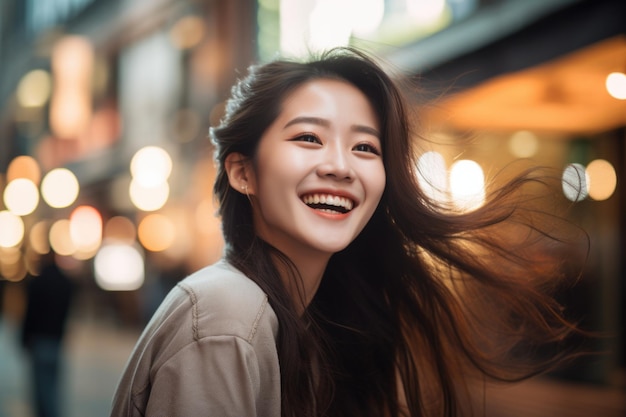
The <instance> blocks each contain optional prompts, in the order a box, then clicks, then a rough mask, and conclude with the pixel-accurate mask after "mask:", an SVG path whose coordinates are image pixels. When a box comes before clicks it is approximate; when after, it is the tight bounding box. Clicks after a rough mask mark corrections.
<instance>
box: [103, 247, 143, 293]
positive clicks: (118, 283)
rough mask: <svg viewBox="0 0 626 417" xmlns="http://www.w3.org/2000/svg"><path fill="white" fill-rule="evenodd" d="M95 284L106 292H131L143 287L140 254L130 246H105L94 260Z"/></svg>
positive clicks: (141, 257) (141, 258)
mask: <svg viewBox="0 0 626 417" xmlns="http://www.w3.org/2000/svg"><path fill="white" fill-rule="evenodd" d="M94 274H95V277H96V283H97V284H98V286H100V288H102V289H104V290H107V291H133V290H136V289H138V288H140V287H141V286H142V285H143V282H144V279H145V276H144V275H145V274H144V261H143V256H142V254H141V253H140V252H139V251H138V250H137V248H135V247H134V246H131V245H125V244H107V245H104V246H102V247H101V248H100V250H99V251H98V253H97V254H96V256H95V259H94Z"/></svg>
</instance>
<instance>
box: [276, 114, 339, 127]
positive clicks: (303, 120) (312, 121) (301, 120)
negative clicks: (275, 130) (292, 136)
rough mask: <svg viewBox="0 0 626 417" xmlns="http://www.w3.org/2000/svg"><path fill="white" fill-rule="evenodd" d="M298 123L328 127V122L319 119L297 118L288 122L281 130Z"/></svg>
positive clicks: (309, 117)
mask: <svg viewBox="0 0 626 417" xmlns="http://www.w3.org/2000/svg"><path fill="white" fill-rule="evenodd" d="M298 123H307V124H313V125H319V126H323V127H328V126H330V121H328V120H326V119H323V118H321V117H313V116H299V117H295V118H293V119H291V120H290V121H288V122H287V124H286V125H285V126H284V127H283V129H286V128H288V127H289V126H291V125H296V124H298Z"/></svg>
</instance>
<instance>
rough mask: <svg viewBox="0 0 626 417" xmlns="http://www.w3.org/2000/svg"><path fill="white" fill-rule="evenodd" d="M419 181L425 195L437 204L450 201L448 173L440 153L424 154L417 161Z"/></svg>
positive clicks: (430, 152)
mask: <svg viewBox="0 0 626 417" xmlns="http://www.w3.org/2000/svg"><path fill="white" fill-rule="evenodd" d="M417 174H418V175H417V179H418V183H419V185H420V187H421V188H422V190H423V191H424V193H425V194H426V195H427V196H428V197H429V198H430V199H432V200H434V201H435V202H437V203H445V202H446V201H448V197H447V195H448V194H447V190H448V171H447V168H446V161H445V160H444V158H443V156H442V155H441V154H440V153H439V152H435V151H429V152H424V153H423V154H422V155H421V156H420V157H419V159H418V160H417Z"/></svg>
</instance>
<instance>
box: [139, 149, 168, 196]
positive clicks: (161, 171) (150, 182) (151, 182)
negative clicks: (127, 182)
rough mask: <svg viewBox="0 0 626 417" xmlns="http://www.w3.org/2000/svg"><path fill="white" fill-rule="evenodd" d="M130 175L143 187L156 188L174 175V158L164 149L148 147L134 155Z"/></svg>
mask: <svg viewBox="0 0 626 417" xmlns="http://www.w3.org/2000/svg"><path fill="white" fill-rule="evenodd" d="M130 173H131V175H132V176H133V180H135V181H137V182H138V183H139V184H140V185H142V186H143V187H148V188H149V187H155V186H157V185H159V184H161V183H163V182H165V181H167V179H168V178H169V176H170V174H171V173H172V158H171V157H170V155H169V154H168V153H167V152H166V151H165V149H163V148H159V147H158V146H146V147H145V148H141V149H139V150H138V151H137V152H136V153H135V155H133V158H132V159H131V161H130Z"/></svg>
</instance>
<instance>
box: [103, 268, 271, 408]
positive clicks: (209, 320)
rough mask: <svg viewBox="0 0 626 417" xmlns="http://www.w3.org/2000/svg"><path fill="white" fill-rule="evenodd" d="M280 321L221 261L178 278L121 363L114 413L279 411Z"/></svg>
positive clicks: (262, 296)
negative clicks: (277, 350)
mask: <svg viewBox="0 0 626 417" xmlns="http://www.w3.org/2000/svg"><path fill="white" fill-rule="evenodd" d="M277 333H278V321H277V319H276V315H275V313H274V311H273V310H272V308H271V307H270V305H269V303H268V301H267V296H266V295H265V294H264V293H263V291H262V290H261V289H260V288H259V287H258V286H257V285H256V284H255V283H254V282H253V281H251V280H250V279H248V278H247V277H246V276H244V275H243V274H242V273H241V272H239V271H238V270H237V269H235V268H234V267H232V266H231V265H230V264H228V263H227V262H226V261H224V260H222V261H219V262H218V263H216V264H214V265H212V266H209V267H206V268H204V269H202V270H200V271H198V272H196V273H194V274H192V275H191V276H189V277H187V278H186V279H184V280H183V281H181V282H180V283H179V284H178V285H177V286H176V287H175V288H174V289H173V290H172V291H171V292H170V294H169V295H168V296H167V297H166V298H165V300H164V301H163V303H162V304H161V306H160V307H159V309H158V310H157V311H156V313H155V314H154V316H153V317H152V319H151V320H150V322H149V323H148V325H147V327H146V329H145V330H144V332H143V334H142V335H141V337H140V338H139V341H138V342H137V345H136V346H135V349H134V351H133V353H132V355H131V357H130V359H129V361H128V364H127V365H126V370H125V371H124V373H123V375H122V378H121V381H120V383H119V386H118V388H117V392H116V394H115V398H114V401H113V410H112V412H111V416H112V417H130V416H133V417H135V416H150V417H201V416H207V417H208V416H211V417H213V416H215V417H229V416H232V417H254V416H259V417H279V416H280V371H279V365H278V355H277V352H276V342H275V341H276V335H277Z"/></svg>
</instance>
